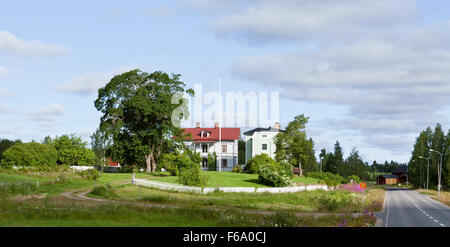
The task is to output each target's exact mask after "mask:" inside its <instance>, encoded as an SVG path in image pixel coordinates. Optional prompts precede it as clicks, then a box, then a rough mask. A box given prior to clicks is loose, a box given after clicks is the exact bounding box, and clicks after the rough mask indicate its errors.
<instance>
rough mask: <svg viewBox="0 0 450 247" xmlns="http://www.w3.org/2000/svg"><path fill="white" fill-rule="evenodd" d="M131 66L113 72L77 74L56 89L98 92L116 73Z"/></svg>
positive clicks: (79, 92) (67, 91)
mask: <svg viewBox="0 0 450 247" xmlns="http://www.w3.org/2000/svg"><path fill="white" fill-rule="evenodd" d="M131 68H132V67H131V66H124V67H121V68H118V69H116V70H114V71H112V72H106V73H92V74H88V75H81V76H77V77H75V78H73V79H71V80H70V81H68V82H65V83H62V84H59V85H57V86H56V89H57V90H59V91H62V92H66V93H74V94H78V95H93V94H96V93H97V92H98V89H99V88H101V87H103V86H105V85H106V84H107V83H108V82H109V81H110V80H111V79H112V78H113V77H114V76H115V75H117V74H121V73H124V72H126V71H130V70H131Z"/></svg>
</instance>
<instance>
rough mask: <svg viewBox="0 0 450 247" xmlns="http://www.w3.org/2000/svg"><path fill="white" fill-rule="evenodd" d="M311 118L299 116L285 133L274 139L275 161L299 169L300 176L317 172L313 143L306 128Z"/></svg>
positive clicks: (282, 132)
mask: <svg viewBox="0 0 450 247" xmlns="http://www.w3.org/2000/svg"><path fill="white" fill-rule="evenodd" d="M308 120H309V117H305V116H304V115H303V114H302V115H298V116H296V117H295V119H294V120H293V121H292V122H290V123H289V124H288V126H287V127H286V130H285V131H281V132H280V133H278V135H277V136H275V137H274V141H275V145H276V151H275V159H276V161H277V162H283V161H287V162H289V163H290V164H291V165H292V166H296V167H299V169H300V175H302V173H303V172H310V171H315V170H316V168H315V167H314V165H313V164H316V165H317V162H312V160H311V159H312V158H314V159H315V157H314V156H311V153H312V150H313V145H314V144H313V142H312V140H311V139H308V138H307V136H306V132H305V128H306V124H307V123H308Z"/></svg>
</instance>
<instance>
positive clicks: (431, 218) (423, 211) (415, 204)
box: [408, 197, 445, 226]
mask: <svg viewBox="0 0 450 247" xmlns="http://www.w3.org/2000/svg"><path fill="white" fill-rule="evenodd" d="M408 199H409V201H410V202H411V203H412V204H414V206H416V208H417V209H419V210H420V211H421V212H422V213H424V214H425V215H426V216H427V217H428V218H429V219H430V220H433V221H434V222H436V223H438V224H439V225H440V226H445V225H444V224H442V223H440V222H439V221H438V220H436V219H434V218H433V217H431V216H430V215H429V214H427V213H426V212H425V210H423V209H422V208H420V207H419V206H418V205H417V203H416V202H414V201H413V200H412V199H411V198H410V197H408Z"/></svg>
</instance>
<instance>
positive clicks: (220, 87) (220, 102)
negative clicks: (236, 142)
mask: <svg viewBox="0 0 450 247" xmlns="http://www.w3.org/2000/svg"><path fill="white" fill-rule="evenodd" d="M222 110H223V109H222V78H221V76H220V75H219V114H218V115H219V172H221V171H222V123H221V122H222V121H221V119H222Z"/></svg>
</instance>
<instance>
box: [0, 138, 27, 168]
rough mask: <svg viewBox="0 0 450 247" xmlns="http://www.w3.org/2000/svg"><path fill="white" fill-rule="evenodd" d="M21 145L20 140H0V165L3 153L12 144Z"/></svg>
mask: <svg viewBox="0 0 450 247" xmlns="http://www.w3.org/2000/svg"><path fill="white" fill-rule="evenodd" d="M17 143H22V141H20V140H15V141H13V140H8V139H0V164H1V161H2V159H3V153H4V152H5V151H6V150H7V149H8V148H10V147H12V146H13V145H14V144H17Z"/></svg>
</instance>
